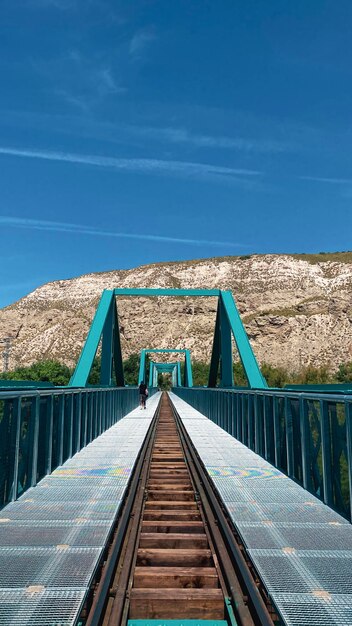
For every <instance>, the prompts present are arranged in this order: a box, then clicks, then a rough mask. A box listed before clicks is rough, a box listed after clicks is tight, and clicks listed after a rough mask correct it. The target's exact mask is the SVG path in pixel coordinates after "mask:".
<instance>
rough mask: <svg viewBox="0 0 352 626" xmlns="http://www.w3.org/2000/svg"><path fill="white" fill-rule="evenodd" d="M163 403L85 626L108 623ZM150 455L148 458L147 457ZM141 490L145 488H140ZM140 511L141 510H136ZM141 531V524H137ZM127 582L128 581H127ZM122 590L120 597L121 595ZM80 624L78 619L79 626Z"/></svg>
mask: <svg viewBox="0 0 352 626" xmlns="http://www.w3.org/2000/svg"><path fill="white" fill-rule="evenodd" d="M160 404H161V399H160V400H159V403H158V406H157V408H156V411H155V414H154V417H153V420H152V423H151V425H150V428H149V430H148V433H147V435H146V438H145V440H144V443H143V446H142V448H141V451H140V453H139V457H138V461H137V464H136V467H135V470H134V472H133V476H132V480H131V484H130V486H129V492H128V495H127V497H126V501H125V504H124V507H123V509H122V513H121V516H120V518H119V521H118V525H117V529H116V534H115V537H114V540H113V542H112V544H111V546H110V551H109V553H108V557H107V560H106V562H105V564H104V566H103V569H102V575H101V579H100V581H99V583H98V586H97V589H96V593H95V596H94V599H93V602H92V605H91V606H90V608H89V610H88V617H87V620H86V622H85V626H100V625H101V624H102V623H103V620H104V619H105V612H106V608H107V603H108V600H109V597H111V588H112V585H113V580H114V577H115V573H116V569H117V567H118V562H119V559H120V556H121V553H122V548H123V545H124V542H125V538H126V534H127V532H128V526H129V525H131V524H132V525H133V524H134V522H135V516H133V517H132V510H133V509H134V505H135V501H136V498H137V496H138V493H141V494H142V495H143V494H144V488H143V484H142V485H141V482H143V481H141V476H142V473H143V470H144V468H147V467H148V465H149V463H148V458H149V456H150V454H151V449H152V445H151V443H152V441H153V438H154V434H155V427H156V423H157V419H158V414H159V411H160ZM148 452H149V454H148ZM140 487H142V488H140ZM137 508H138V507H137ZM139 512H140V514H141V512H142V506H141V504H139ZM137 527H138V524H137ZM127 582H128V579H127ZM120 591H121V590H120V589H119V595H120ZM78 623H80V620H79V619H78V621H77V624H78Z"/></svg>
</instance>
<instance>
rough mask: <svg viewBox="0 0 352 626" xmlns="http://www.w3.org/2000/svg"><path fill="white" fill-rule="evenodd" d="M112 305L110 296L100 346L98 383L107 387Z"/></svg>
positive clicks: (111, 357)
mask: <svg viewBox="0 0 352 626" xmlns="http://www.w3.org/2000/svg"><path fill="white" fill-rule="evenodd" d="M114 306H115V298H112V300H111V303H110V306H109V310H108V312H107V315H106V319H105V323H104V328H103V340H102V347H101V370H100V384H101V386H108V387H110V386H111V383H112V364H113V348H112V344H113V339H114Z"/></svg>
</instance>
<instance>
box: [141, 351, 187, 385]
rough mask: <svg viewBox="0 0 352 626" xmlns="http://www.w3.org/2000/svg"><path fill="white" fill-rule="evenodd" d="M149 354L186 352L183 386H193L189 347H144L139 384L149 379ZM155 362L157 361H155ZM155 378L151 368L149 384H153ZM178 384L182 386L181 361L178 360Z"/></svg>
mask: <svg viewBox="0 0 352 626" xmlns="http://www.w3.org/2000/svg"><path fill="white" fill-rule="evenodd" d="M147 354H184V357H185V367H184V376H183V386H184V387H193V374H192V361H191V352H190V350H188V348H175V349H172V348H143V350H141V353H140V361H139V374H138V384H139V385H140V383H141V382H142V381H146V379H147ZM154 363H155V362H154ZM152 380H153V378H152V377H151V375H150V370H149V386H152V382H151V381H152ZM177 386H182V376H181V362H180V361H177Z"/></svg>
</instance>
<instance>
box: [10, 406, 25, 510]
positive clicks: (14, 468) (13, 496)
mask: <svg viewBox="0 0 352 626" xmlns="http://www.w3.org/2000/svg"><path fill="white" fill-rule="evenodd" d="M21 400H22V398H21V396H19V397H18V398H15V399H14V401H13V411H14V415H15V416H16V417H15V419H14V426H15V446H14V459H13V464H12V486H11V491H10V494H9V499H11V501H12V502H14V500H16V498H17V479H18V461H19V453H20V432H21Z"/></svg>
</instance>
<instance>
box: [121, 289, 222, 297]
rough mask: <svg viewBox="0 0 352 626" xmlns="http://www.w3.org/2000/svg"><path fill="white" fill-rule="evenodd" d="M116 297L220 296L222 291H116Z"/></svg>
mask: <svg viewBox="0 0 352 626" xmlns="http://www.w3.org/2000/svg"><path fill="white" fill-rule="evenodd" d="M114 292H115V296H143V297H155V296H157V297H159V296H192V297H194V296H196V297H198V296H204V297H209V296H219V295H220V289H114Z"/></svg>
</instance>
